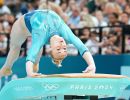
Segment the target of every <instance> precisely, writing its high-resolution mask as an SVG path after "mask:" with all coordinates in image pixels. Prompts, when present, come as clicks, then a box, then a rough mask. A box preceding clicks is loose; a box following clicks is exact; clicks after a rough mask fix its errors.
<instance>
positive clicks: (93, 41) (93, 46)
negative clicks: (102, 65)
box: [85, 31, 100, 55]
mask: <svg viewBox="0 0 130 100" xmlns="http://www.w3.org/2000/svg"><path fill="white" fill-rule="evenodd" d="M97 37H98V34H97V32H96V31H92V32H91V35H90V38H89V39H88V41H87V42H86V43H85V45H86V46H87V47H88V48H89V50H90V52H91V54H92V55H95V54H98V53H99V46H100V44H99V42H98V38H97Z"/></svg>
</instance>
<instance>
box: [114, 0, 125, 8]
mask: <svg viewBox="0 0 130 100" xmlns="http://www.w3.org/2000/svg"><path fill="white" fill-rule="evenodd" d="M115 1H116V3H117V4H119V6H120V7H121V8H122V9H123V10H124V8H125V6H126V4H127V2H126V0H115Z"/></svg>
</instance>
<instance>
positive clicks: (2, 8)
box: [0, 0, 11, 14]
mask: <svg viewBox="0 0 130 100" xmlns="http://www.w3.org/2000/svg"><path fill="white" fill-rule="evenodd" d="M3 13H9V14H10V13H11V11H10V9H9V8H8V6H7V5H5V4H4V0H0V14H3Z"/></svg>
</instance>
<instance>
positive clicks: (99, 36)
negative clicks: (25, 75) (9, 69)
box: [0, 0, 130, 56]
mask: <svg viewBox="0 0 130 100" xmlns="http://www.w3.org/2000/svg"><path fill="white" fill-rule="evenodd" d="M35 9H51V10H54V11H55V12H56V13H57V14H59V15H60V16H61V17H62V18H63V19H64V21H65V22H66V24H68V26H69V27H70V28H71V29H72V31H73V32H74V33H75V35H76V36H78V37H79V38H80V39H81V40H82V41H83V43H84V44H85V45H86V46H87V47H88V48H89V50H90V52H91V53H92V54H93V55H95V54H99V51H100V52H101V54H121V53H122V34H127V35H126V36H125V42H124V43H125V52H126V53H129V52H130V35H129V32H130V31H129V30H127V31H124V30H123V27H124V26H125V25H128V26H129V25H130V0H0V55H5V54H6V51H8V50H7V44H8V41H9V37H8V35H9V34H10V31H11V27H12V25H13V23H14V22H15V20H17V19H18V18H19V17H20V16H22V15H23V14H25V13H27V12H31V11H33V10H35ZM127 29H129V28H127ZM16 31H17V29H16ZM125 32H126V33H125ZM30 44H31V38H28V40H27V42H26V45H24V46H23V47H24V48H26V50H27V49H28V48H29V47H30ZM45 48H46V49H45V52H46V54H48V53H49V45H46V46H45ZM68 53H69V54H70V55H77V54H78V51H77V49H76V48H75V47H74V46H73V45H72V44H68ZM24 55H25V52H24V49H22V50H21V56H24Z"/></svg>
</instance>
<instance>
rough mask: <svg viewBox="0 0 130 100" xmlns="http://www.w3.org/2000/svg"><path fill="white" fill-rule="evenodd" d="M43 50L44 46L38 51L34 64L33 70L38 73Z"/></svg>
mask: <svg viewBox="0 0 130 100" xmlns="http://www.w3.org/2000/svg"><path fill="white" fill-rule="evenodd" d="M42 52H43V48H41V50H40V52H39V53H38V55H37V58H36V62H35V63H34V66H33V71H34V72H36V73H37V72H38V71H39V62H40V58H41V56H42Z"/></svg>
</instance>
